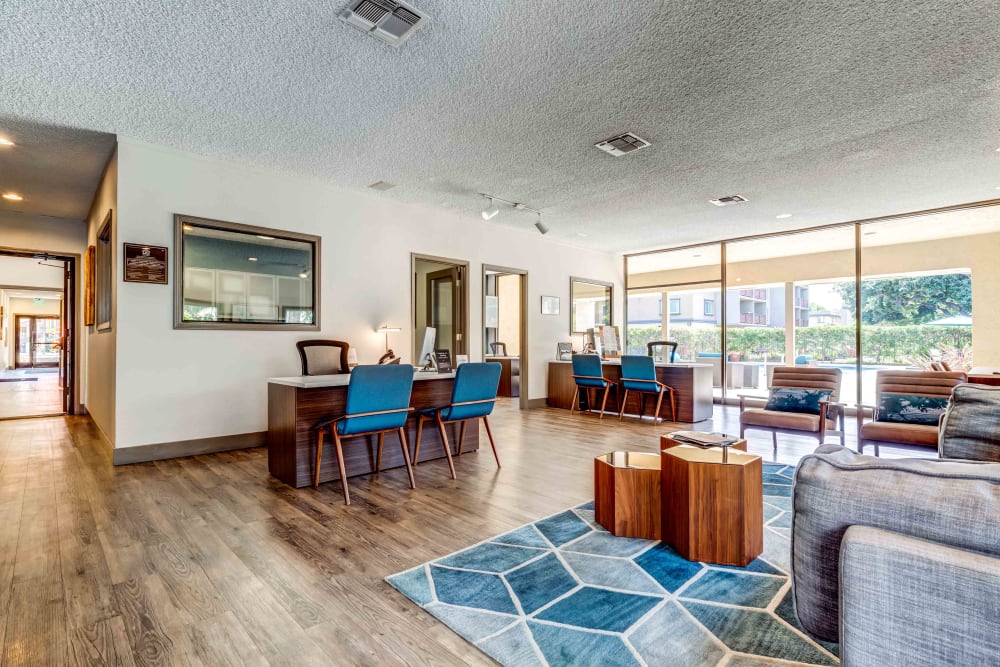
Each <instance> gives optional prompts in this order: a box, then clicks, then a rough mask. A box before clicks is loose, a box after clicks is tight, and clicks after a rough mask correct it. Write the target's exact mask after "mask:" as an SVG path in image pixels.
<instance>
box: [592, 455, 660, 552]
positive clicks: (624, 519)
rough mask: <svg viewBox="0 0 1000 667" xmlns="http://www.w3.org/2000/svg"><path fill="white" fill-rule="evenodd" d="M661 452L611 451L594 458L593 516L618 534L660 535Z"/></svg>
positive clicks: (611, 531)
mask: <svg viewBox="0 0 1000 667" xmlns="http://www.w3.org/2000/svg"><path fill="white" fill-rule="evenodd" d="M661 474H662V473H661V465H660V455H659V454H650V453H647V452H611V453H609V454H602V455H601V456H598V457H597V458H595V459H594V519H595V520H596V521H597V523H599V524H601V525H602V526H604V527H605V528H606V529H607V530H608V532H609V533H611V534H612V535H615V536H616V537H641V538H644V539H647V540H658V539H660V476H661Z"/></svg>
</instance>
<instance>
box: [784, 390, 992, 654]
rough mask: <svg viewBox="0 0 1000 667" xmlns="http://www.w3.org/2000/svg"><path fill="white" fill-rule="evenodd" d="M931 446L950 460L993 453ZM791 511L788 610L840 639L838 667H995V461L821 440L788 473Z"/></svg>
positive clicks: (973, 444) (970, 445) (978, 444)
mask: <svg viewBox="0 0 1000 667" xmlns="http://www.w3.org/2000/svg"><path fill="white" fill-rule="evenodd" d="M977 395H978V394H977ZM980 396H981V395H980ZM990 398H991V399H992V398H1000V393H996V394H994V395H993V396H991V397H990ZM960 425H964V426H963V428H965V427H968V426H969V422H968V419H967V418H966V417H964V416H963V415H962V413H960V412H959V413H956V415H955V418H954V419H952V420H951V424H950V426H951V428H952V429H954V430H953V433H954V432H957V430H958V427H959V426H960ZM946 430H947V426H946ZM998 435H1000V433H998ZM942 443H943V444H942V448H941V451H942V453H945V452H947V453H948V454H949V455H950V456H952V457H957V456H969V455H970V454H972V453H977V454H979V455H981V456H982V457H987V458H988V457H989V456H990V455H991V454H995V453H996V451H997V449H1000V448H997V447H996V446H995V443H994V446H993V448H992V449H991V448H990V447H989V446H988V445H989V444H990V443H988V442H987V441H986V440H984V439H983V438H978V437H973V438H970V441H969V442H966V443H965V444H964V445H963V444H962V443H961V442H959V441H955V442H953V443H951V444H950V445H949V444H947V443H946V442H945V438H942ZM793 506H794V513H793V519H792V580H793V585H794V590H793V596H794V601H795V610H796V614H797V615H798V618H799V621H800V623H801V624H802V626H803V627H804V628H805V629H806V631H807V632H809V633H810V634H811V635H813V636H814V637H815V638H817V639H821V640H825V641H831V642H840V650H841V660H842V664H843V665H845V666H846V667H896V666H899V667H903V666H904V665H905V666H906V667H921V666H926V667H944V666H947V665H957V666H962V667H974V666H977V667H978V666H985V665H994V666H996V665H1000V463H990V462H972V461H955V460H899V459H878V458H875V457H872V456H863V455H860V454H857V453H855V452H853V451H851V450H848V449H846V448H844V447H840V446H836V445H824V446H822V447H820V448H819V449H817V450H816V452H815V453H814V454H811V455H809V456H806V457H805V458H803V459H802V461H801V462H800V464H799V466H798V468H797V469H796V473H795V487H794V494H793Z"/></svg>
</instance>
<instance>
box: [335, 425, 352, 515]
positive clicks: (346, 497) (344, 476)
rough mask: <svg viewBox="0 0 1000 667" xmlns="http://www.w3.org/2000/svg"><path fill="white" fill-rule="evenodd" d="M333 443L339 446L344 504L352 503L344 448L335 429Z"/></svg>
mask: <svg viewBox="0 0 1000 667" xmlns="http://www.w3.org/2000/svg"><path fill="white" fill-rule="evenodd" d="M333 444H334V445H335V446H336V448H337V467H338V468H340V485H341V486H342V487H344V504H345V505H350V504H351V492H350V491H348V490H347V470H345V469H344V448H343V447H342V446H341V445H340V435H339V434H338V433H337V429H336V428H334V429H333Z"/></svg>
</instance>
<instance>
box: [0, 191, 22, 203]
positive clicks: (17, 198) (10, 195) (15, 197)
mask: <svg viewBox="0 0 1000 667" xmlns="http://www.w3.org/2000/svg"><path fill="white" fill-rule="evenodd" d="M3 198H4V199H7V200H9V201H24V197H22V196H21V195H19V194H17V193H16V192H5V193H3Z"/></svg>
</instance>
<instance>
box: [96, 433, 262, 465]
mask: <svg viewBox="0 0 1000 667" xmlns="http://www.w3.org/2000/svg"><path fill="white" fill-rule="evenodd" d="M265 444H267V431H260V432H258V433H240V434H237V435H223V436H219V437H216V438H198V439H195V440H179V441H177V442H158V443H156V444H153V445H139V446H138V447H119V448H116V449H115V452H114V464H115V465H116V466H123V465H129V464H132V463H148V462H150V461H162V460H164V459H176V458H181V457H183V456H197V455H199V454H215V453H218V452H230V451H233V450H236V449H250V448H252V447H263V446H264V445H265Z"/></svg>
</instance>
